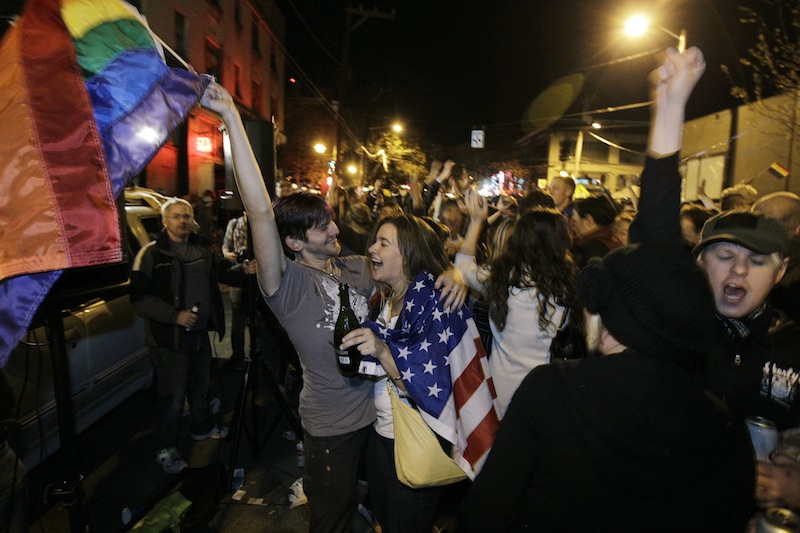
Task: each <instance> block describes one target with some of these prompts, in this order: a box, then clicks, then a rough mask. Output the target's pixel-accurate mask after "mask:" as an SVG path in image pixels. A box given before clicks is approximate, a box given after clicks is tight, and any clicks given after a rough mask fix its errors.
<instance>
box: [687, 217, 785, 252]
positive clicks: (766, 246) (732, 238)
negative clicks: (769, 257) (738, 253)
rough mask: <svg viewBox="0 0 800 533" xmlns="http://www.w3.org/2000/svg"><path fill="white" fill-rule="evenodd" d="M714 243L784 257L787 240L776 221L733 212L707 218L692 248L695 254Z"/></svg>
mask: <svg viewBox="0 0 800 533" xmlns="http://www.w3.org/2000/svg"><path fill="white" fill-rule="evenodd" d="M715 242H732V243H734V244H738V245H739V246H744V247H745V248H747V249H748V250H751V251H753V252H756V253H758V254H771V253H773V252H780V253H782V254H783V255H786V251H787V249H788V248H789V237H788V236H787V235H786V231H785V230H784V229H783V228H782V227H781V225H780V224H778V222H776V221H775V220H772V219H771V218H767V217H765V216H764V215H763V214H761V213H758V212H755V213H754V212H751V211H747V210H741V209H736V210H732V211H724V212H722V213H720V214H718V215H715V216H713V217H711V218H709V219H708V220H707V221H706V223H705V225H704V226H703V232H702V233H701V234H700V242H699V243H698V245H697V246H695V247H694V250H692V251H693V253H694V255H698V254H699V253H700V252H701V251H702V250H703V248H705V247H706V246H708V245H709V244H714V243H715Z"/></svg>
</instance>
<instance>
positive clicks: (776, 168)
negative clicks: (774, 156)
mask: <svg viewBox="0 0 800 533" xmlns="http://www.w3.org/2000/svg"><path fill="white" fill-rule="evenodd" d="M767 170H768V171H769V172H770V173H772V175H773V176H775V177H776V178H778V179H781V180H782V179H783V178H785V177H787V176H788V175H789V169H788V168H786V167H785V166H783V165H781V164H780V163H778V162H777V161H776V162H774V163H772V164H771V165H770V166H769V168H768V169H767Z"/></svg>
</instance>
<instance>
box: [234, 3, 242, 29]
mask: <svg viewBox="0 0 800 533" xmlns="http://www.w3.org/2000/svg"><path fill="white" fill-rule="evenodd" d="M233 20H234V21H235V22H236V27H237V28H239V29H241V28H242V3H241V2H240V1H239V0H234V2H233Z"/></svg>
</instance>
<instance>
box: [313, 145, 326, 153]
mask: <svg viewBox="0 0 800 533" xmlns="http://www.w3.org/2000/svg"><path fill="white" fill-rule="evenodd" d="M314 151H315V152H317V153H318V154H324V153H325V152H327V151H328V148H327V147H326V146H325V145H324V144H322V143H317V144H315V145H314Z"/></svg>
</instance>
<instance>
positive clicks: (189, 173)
mask: <svg viewBox="0 0 800 533" xmlns="http://www.w3.org/2000/svg"><path fill="white" fill-rule="evenodd" d="M131 3H132V4H133V5H134V6H135V7H137V8H138V9H139V11H140V12H141V13H142V14H143V15H144V16H145V17H146V18H147V21H148V24H149V25H150V28H151V29H152V30H153V32H154V33H155V34H156V35H158V36H159V37H160V38H161V39H162V41H163V43H164V44H165V45H166V47H168V48H169V49H171V50H172V51H173V52H174V54H173V53H171V52H170V50H168V49H165V55H166V57H167V63H168V64H170V65H171V66H176V67H182V66H183V65H181V62H182V61H186V62H187V63H188V64H189V65H191V67H192V68H194V69H195V70H196V71H197V72H203V73H207V74H211V75H213V76H215V77H216V79H217V80H218V81H219V82H220V83H221V84H222V85H223V86H224V87H225V88H226V89H228V90H229V91H230V93H231V95H232V96H233V98H234V101H235V102H236V104H237V106H238V107H239V109H240V111H241V113H242V118H243V119H244V120H260V121H266V122H272V123H274V124H275V127H276V129H277V132H278V135H279V136H280V132H281V131H282V129H283V121H284V98H285V91H284V87H285V86H284V79H285V75H284V73H285V53H284V50H285V49H284V42H285V32H286V22H285V19H284V16H283V14H282V13H281V11H280V9H279V8H278V6H277V4H276V3H275V1H274V0H138V1H133V2H131ZM166 47H165V48H166ZM175 56H179V57H180V58H182V59H176V58H175ZM139 184H140V185H145V186H147V187H150V188H153V189H156V190H159V191H161V192H164V193H165V194H169V195H187V194H188V195H202V194H203V192H204V191H206V190H211V191H215V192H216V191H220V190H222V189H225V188H226V172H225V160H224V149H223V135H222V133H221V132H220V130H219V120H218V119H217V117H216V116H215V115H214V114H212V113H209V112H207V111H205V110H202V109H200V108H199V107H198V108H196V109H195V110H194V111H193V112H192V113H191V114H190V116H189V118H188V120H187V121H186V123H185V124H184V126H183V127H181V128H178V129H177V130H176V132H175V133H174V134H173V135H172V137H171V139H170V140H169V141H168V142H167V144H166V145H165V146H164V147H163V148H162V149H161V150H160V151H159V153H158V154H157V155H156V157H154V158H153V160H152V161H151V162H150V163H149V164H148V166H147V168H146V170H145V172H144V173H143V175H142V176H140V179H139Z"/></svg>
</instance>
